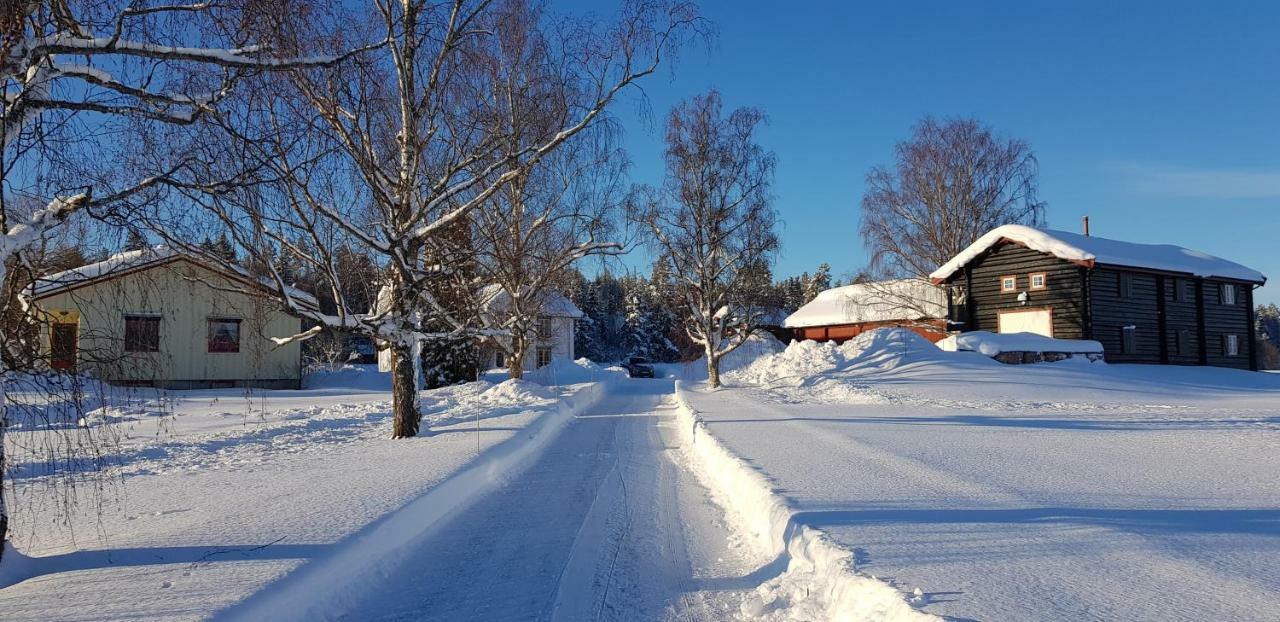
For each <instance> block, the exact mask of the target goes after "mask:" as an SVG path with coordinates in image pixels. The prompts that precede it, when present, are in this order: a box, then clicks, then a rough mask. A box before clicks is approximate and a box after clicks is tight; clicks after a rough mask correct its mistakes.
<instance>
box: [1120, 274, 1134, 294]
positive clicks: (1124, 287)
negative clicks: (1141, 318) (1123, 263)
mask: <svg viewBox="0 0 1280 622" xmlns="http://www.w3.org/2000/svg"><path fill="white" fill-rule="evenodd" d="M1120 297H1121V298H1133V275H1132V274H1126V273H1124V272H1121V273H1120Z"/></svg>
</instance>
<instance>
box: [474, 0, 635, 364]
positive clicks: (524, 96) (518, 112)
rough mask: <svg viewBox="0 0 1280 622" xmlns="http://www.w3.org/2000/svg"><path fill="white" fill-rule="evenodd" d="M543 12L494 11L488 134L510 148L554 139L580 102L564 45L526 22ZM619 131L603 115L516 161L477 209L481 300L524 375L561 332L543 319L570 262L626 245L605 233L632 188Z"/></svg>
mask: <svg viewBox="0 0 1280 622" xmlns="http://www.w3.org/2000/svg"><path fill="white" fill-rule="evenodd" d="M538 19H539V9H538V8H537V7H533V6H530V5H528V4H525V3H516V2H512V3H508V4H505V5H503V6H501V7H500V8H499V9H498V10H497V11H495V19H494V27H495V32H497V33H499V34H500V36H499V37H495V38H494V39H493V40H492V42H491V43H492V44H495V49H494V50H493V53H492V54H490V55H489V56H488V57H486V61H487V62H486V66H485V71H486V72H487V73H489V75H490V78H489V80H490V81H491V82H492V83H493V84H494V85H496V86H497V88H498V92H497V93H495V95H496V99H497V101H499V102H500V103H501V105H500V107H499V109H498V110H497V112H499V113H500V114H498V115H496V116H495V117H494V118H493V119H491V120H490V123H492V124H493V125H494V127H493V128H492V129H491V130H490V131H489V132H490V133H491V134H493V135H495V136H505V137H506V140H507V141H508V142H509V145H508V147H507V148H506V149H504V151H510V150H513V149H518V148H519V146H520V143H521V142H528V141H546V140H548V139H550V138H551V137H552V136H553V135H554V134H555V133H556V132H558V131H559V128H561V127H563V126H565V125H566V124H567V123H569V122H570V121H571V120H572V117H573V115H574V110H575V108H580V107H581V105H582V104H581V102H582V100H583V96H584V94H583V93H581V92H580V89H579V86H578V85H577V84H576V83H575V81H574V80H572V79H566V76H565V75H563V73H562V72H563V70H564V68H563V67H561V66H560V65H559V64H557V63H555V62H552V61H553V60H554V55H555V47H556V46H555V45H554V44H553V42H552V41H550V40H548V38H547V36H546V35H545V34H544V33H542V32H539V31H537V30H533V29H530V28H528V27H527V26H526V25H525V24H528V23H531V22H536V21H537V20H538ZM499 42H501V45H496V44H498V43H499ZM585 95H587V96H589V93H588V94H585ZM614 133H615V132H614V129H613V128H612V126H611V124H610V123H608V122H607V121H602V122H597V123H596V124H594V125H593V126H592V127H590V128H587V129H585V130H583V131H582V132H581V133H580V134H578V135H577V136H574V137H573V138H571V139H569V140H567V141H565V143H564V144H563V145H562V146H561V147H560V148H559V149H557V150H556V151H555V152H554V153H552V154H550V155H548V156H547V157H546V158H544V159H542V160H540V161H533V160H530V161H525V162H520V163H518V164H516V166H515V168H514V169H513V170H515V171H516V175H515V176H514V177H512V178H511V180H510V181H509V182H507V184H506V185H505V186H503V187H502V189H501V190H499V191H498V192H496V193H494V194H493V196H491V197H490V198H489V200H487V201H485V202H484V203H483V204H482V205H481V206H480V207H478V208H477V209H476V210H475V212H474V213H473V216H472V219H471V220H472V222H473V223H474V226H473V227H472V233H471V237H472V240H473V250H474V252H475V256H476V260H477V261H476V273H477V276H478V278H479V280H480V281H481V282H483V283H485V285H486V287H487V288H488V289H487V290H486V295H487V297H488V298H489V300H481V301H479V302H481V303H482V304H486V303H487V306H488V308H487V309H486V310H485V311H486V316H487V317H486V323H488V324H492V325H493V327H494V328H498V329H500V330H501V331H502V334H501V335H499V336H495V337H491V338H490V339H489V342H490V343H491V344H492V345H493V346H494V347H497V348H501V349H502V350H503V351H504V352H505V354H506V358H507V360H508V361H509V365H508V368H509V369H510V374H511V377H512V378H520V377H522V376H523V375H524V364H525V360H526V357H527V356H528V355H529V353H530V349H531V347H532V346H533V344H535V343H537V342H538V341H539V340H541V339H550V338H552V335H548V334H541V333H542V332H543V331H546V330H553V329H550V328H548V327H547V326H545V325H540V323H539V321H538V320H539V317H540V315H541V314H542V312H543V309H544V305H545V304H546V302H547V300H548V297H549V295H550V294H551V293H552V291H553V290H554V289H555V288H556V287H557V286H560V285H561V284H562V283H563V282H564V281H565V278H566V276H567V270H568V269H569V268H570V266H572V265H573V263H574V262H575V261H578V260H579V259H582V258H584V257H588V256H591V255H598V254H606V253H616V252H621V250H622V245H621V244H619V243H616V242H612V241H610V240H608V239H605V238H606V236H608V235H609V234H610V233H612V229H613V227H612V225H613V222H614V219H615V217H616V214H617V213H618V209H617V208H618V207H619V204H620V202H621V200H622V198H623V195H624V188H623V182H624V173H625V169H626V166H627V160H626V154H625V153H623V152H622V150H621V149H619V148H617V147H615V146H614V144H613V143H614V139H613V138H614ZM480 166H482V167H483V166H488V163H487V162H484V163H480Z"/></svg>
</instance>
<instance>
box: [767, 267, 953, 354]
mask: <svg viewBox="0 0 1280 622" xmlns="http://www.w3.org/2000/svg"><path fill="white" fill-rule="evenodd" d="M946 314H947V298H946V293H945V292H944V291H943V290H942V289H941V288H939V287H937V286H935V285H933V284H931V283H929V282H928V281H924V280H920V279H898V280H892V281H873V282H868V283H856V284H854V285H846V286H844V287H833V288H831V289H828V290H826V291H824V292H821V293H819V294H818V296H817V297H816V298H814V299H813V300H812V301H810V302H809V303H808V304H806V305H804V306H803V307H800V308H799V309H797V310H796V312H795V313H792V314H791V315H789V316H787V319H786V321H785V323H784V326H786V328H788V329H790V330H791V331H792V332H793V336H794V338H795V339H797V340H805V339H811V340H813V341H836V342H843V341H846V340H848V339H852V338H854V337H857V336H858V335H861V334H862V333H864V332H866V331H869V330H872V329H876V328H884V327H903V328H908V329H911V330H913V331H915V332H916V333H918V334H920V335H921V336H923V337H924V338H926V339H928V340H930V341H934V342H936V341H938V340H939V339H942V338H943V337H946V336H947V324H946Z"/></svg>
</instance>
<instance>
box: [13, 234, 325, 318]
mask: <svg viewBox="0 0 1280 622" xmlns="http://www.w3.org/2000/svg"><path fill="white" fill-rule="evenodd" d="M176 260H186V261H190V262H192V263H195V264H197V265H200V266H202V267H205V268H207V269H209V270H212V271H214V272H218V273H221V274H224V275H226V276H229V277H232V278H236V279H239V280H242V281H246V282H248V283H250V284H253V283H256V284H258V285H260V286H261V287H263V288H266V289H274V288H275V287H276V283H275V282H274V281H272V280H270V279H268V278H265V277H255V276H253V275H251V274H250V273H249V271H248V270H246V269H244V268H242V267H239V266H224V265H214V264H213V263H211V262H209V261H207V260H205V259H203V258H201V257H198V256H196V255H193V254H190V253H184V252H182V251H179V250H177V249H173V248H170V247H167V246H155V247H150V248H144V249H140V250H134V251H125V252H123V253H117V254H115V255H112V256H110V257H108V258H106V259H104V260H102V261H99V262H97V263H91V264H88V265H85V266H80V267H78V268H72V269H70V270H64V271H62V272H58V273H55V274H50V275H47V276H42V277H39V278H37V279H36V280H35V282H34V283H32V284H31V286H30V287H28V288H27V294H28V295H30V296H31V297H32V298H34V299H40V298H45V297H48V296H52V295H54V294H57V293H60V292H63V291H66V290H69V289H74V288H77V287H81V286H84V285H88V284H90V283H94V282H98V281H105V280H108V279H112V278H116V277H118V276H122V275H124V274H127V273H132V272H138V271H141V270H146V269H149V268H153V267H156V266H160V265H163V264H166V263H169V262H172V261H176ZM285 290H286V291H287V292H288V294H289V295H290V296H292V297H293V298H295V299H297V300H298V301H300V302H302V303H303V304H306V305H311V306H316V305H318V304H319V303H318V302H317V301H316V298H315V296H312V295H311V294H309V293H307V292H304V291H302V290H300V289H297V288H294V287H286V288H285Z"/></svg>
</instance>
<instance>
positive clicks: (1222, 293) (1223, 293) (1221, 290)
mask: <svg viewBox="0 0 1280 622" xmlns="http://www.w3.org/2000/svg"><path fill="white" fill-rule="evenodd" d="M1228 292H1229V293H1230V294H1231V295H1230V296H1228V295H1227V294H1228ZM1236 294H1237V292H1236V284H1235V283H1219V284H1218V296H1219V297H1220V300H1219V302H1221V303H1222V304H1224V305H1231V306H1234V305H1237V304H1239V300H1240V297H1239V296H1237V295H1236ZM1228 298H1230V300H1227V299H1228Z"/></svg>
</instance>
